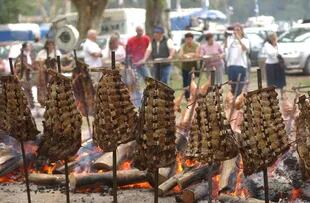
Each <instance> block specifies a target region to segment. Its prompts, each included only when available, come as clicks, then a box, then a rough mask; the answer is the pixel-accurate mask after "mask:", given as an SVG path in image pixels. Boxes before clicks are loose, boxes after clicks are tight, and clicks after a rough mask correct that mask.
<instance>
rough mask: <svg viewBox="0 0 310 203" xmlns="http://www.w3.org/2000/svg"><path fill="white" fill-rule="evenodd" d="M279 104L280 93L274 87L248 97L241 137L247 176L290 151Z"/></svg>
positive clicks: (250, 93)
mask: <svg viewBox="0 0 310 203" xmlns="http://www.w3.org/2000/svg"><path fill="white" fill-rule="evenodd" d="M278 104H279V102H278V99H277V93H276V91H275V88H273V87H269V88H264V89H259V90H256V91H253V92H249V93H248V94H247V95H246V101H245V111H244V122H243V125H242V127H241V130H242V133H241V137H240V146H241V147H240V148H241V149H240V151H241V155H242V160H243V163H244V174H245V175H251V174H253V173H255V172H259V171H261V170H263V169H264V168H266V167H268V166H270V165H272V164H273V163H274V162H275V161H276V160H277V159H278V157H279V156H280V155H281V154H282V153H284V152H285V151H287V150H288V148H289V143H288V136H287V134H286V131H285V125H284V123H283V119H282V115H281V113H280V109H279V106H278Z"/></svg>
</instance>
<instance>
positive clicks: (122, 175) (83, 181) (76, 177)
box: [69, 169, 147, 191]
mask: <svg viewBox="0 0 310 203" xmlns="http://www.w3.org/2000/svg"><path fill="white" fill-rule="evenodd" d="M69 179H70V186H71V190H72V191H75V190H76V189H77V188H79V187H83V186H89V185H96V184H100V185H108V186H111V185H112V183H113V174H112V172H107V173H87V174H71V175H70V177H69ZM145 181H147V176H146V172H145V171H139V170H137V169H132V170H123V171H117V184H118V186H124V185H129V184H135V183H142V182H145Z"/></svg>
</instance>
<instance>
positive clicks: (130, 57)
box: [126, 26, 151, 108]
mask: <svg viewBox="0 0 310 203" xmlns="http://www.w3.org/2000/svg"><path fill="white" fill-rule="evenodd" d="M149 44H150V38H149V37H148V36H147V35H144V30H143V28H142V27H141V26H137V27H136V35H135V36H133V37H131V38H129V40H128V42H127V46H126V54H127V63H128V65H131V68H132V70H133V72H134V73H135V74H134V75H135V79H136V80H135V84H134V87H133V92H132V97H133V103H134V104H135V106H136V107H138V108H139V107H140V106H141V99H142V93H143V88H142V85H141V84H143V82H144V81H145V78H146V77H150V76H151V73H150V70H149V68H148V67H147V66H146V65H145V64H139V65H137V63H138V62H139V61H140V60H141V59H143V57H144V54H145V52H146V49H147V48H148V46H149Z"/></svg>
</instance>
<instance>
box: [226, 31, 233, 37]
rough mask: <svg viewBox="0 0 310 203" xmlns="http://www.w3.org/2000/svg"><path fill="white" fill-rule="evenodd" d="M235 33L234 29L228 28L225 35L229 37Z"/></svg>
mask: <svg viewBox="0 0 310 203" xmlns="http://www.w3.org/2000/svg"><path fill="white" fill-rule="evenodd" d="M233 34H234V31H232V30H226V31H225V34H224V36H225V37H229V36H232V35H233Z"/></svg>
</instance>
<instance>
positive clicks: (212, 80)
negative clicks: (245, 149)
mask: <svg viewBox="0 0 310 203" xmlns="http://www.w3.org/2000/svg"><path fill="white" fill-rule="evenodd" d="M214 85H215V71H214V70H212V71H211V87H213V86H214ZM208 186H209V200H208V202H209V203H212V190H213V180H212V172H210V174H209V175H208Z"/></svg>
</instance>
